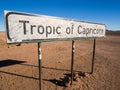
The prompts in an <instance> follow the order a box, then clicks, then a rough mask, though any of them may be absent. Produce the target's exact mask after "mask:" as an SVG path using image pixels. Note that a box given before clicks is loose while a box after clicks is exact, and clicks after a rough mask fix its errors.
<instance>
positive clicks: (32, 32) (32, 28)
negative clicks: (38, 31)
mask: <svg viewBox="0 0 120 90" xmlns="http://www.w3.org/2000/svg"><path fill="white" fill-rule="evenodd" d="M33 27H36V25H31V34H33Z"/></svg>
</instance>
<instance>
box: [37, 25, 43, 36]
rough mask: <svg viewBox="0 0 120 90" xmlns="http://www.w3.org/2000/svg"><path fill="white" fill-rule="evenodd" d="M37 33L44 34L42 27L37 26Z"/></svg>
mask: <svg viewBox="0 0 120 90" xmlns="http://www.w3.org/2000/svg"><path fill="white" fill-rule="evenodd" d="M38 33H39V34H43V33H44V27H43V26H42V25H39V26H38Z"/></svg>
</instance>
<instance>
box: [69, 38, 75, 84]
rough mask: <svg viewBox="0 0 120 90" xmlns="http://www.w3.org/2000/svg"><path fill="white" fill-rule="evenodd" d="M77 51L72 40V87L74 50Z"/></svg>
mask: <svg viewBox="0 0 120 90" xmlns="http://www.w3.org/2000/svg"><path fill="white" fill-rule="evenodd" d="M74 49H75V42H74V40H72V57H71V83H70V85H72V82H73V65H74V51H75V50H74Z"/></svg>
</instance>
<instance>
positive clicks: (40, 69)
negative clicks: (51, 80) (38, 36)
mask: <svg viewBox="0 0 120 90" xmlns="http://www.w3.org/2000/svg"><path fill="white" fill-rule="evenodd" d="M38 65H39V90H42V75H41V74H42V51H41V42H38Z"/></svg>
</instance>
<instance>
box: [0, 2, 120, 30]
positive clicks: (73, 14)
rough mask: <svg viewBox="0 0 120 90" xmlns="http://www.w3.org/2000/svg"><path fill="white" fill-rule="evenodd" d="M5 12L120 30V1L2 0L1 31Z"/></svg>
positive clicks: (0, 13) (0, 3)
mask: <svg viewBox="0 0 120 90" xmlns="http://www.w3.org/2000/svg"><path fill="white" fill-rule="evenodd" d="M4 10H10V11H19V12H27V13H33V14H42V15H49V16H57V17H63V18H70V19H76V20H80V21H89V22H95V23H103V24H106V26H107V29H110V30H120V0H106V1H105V0H0V30H5V27H4Z"/></svg>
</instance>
